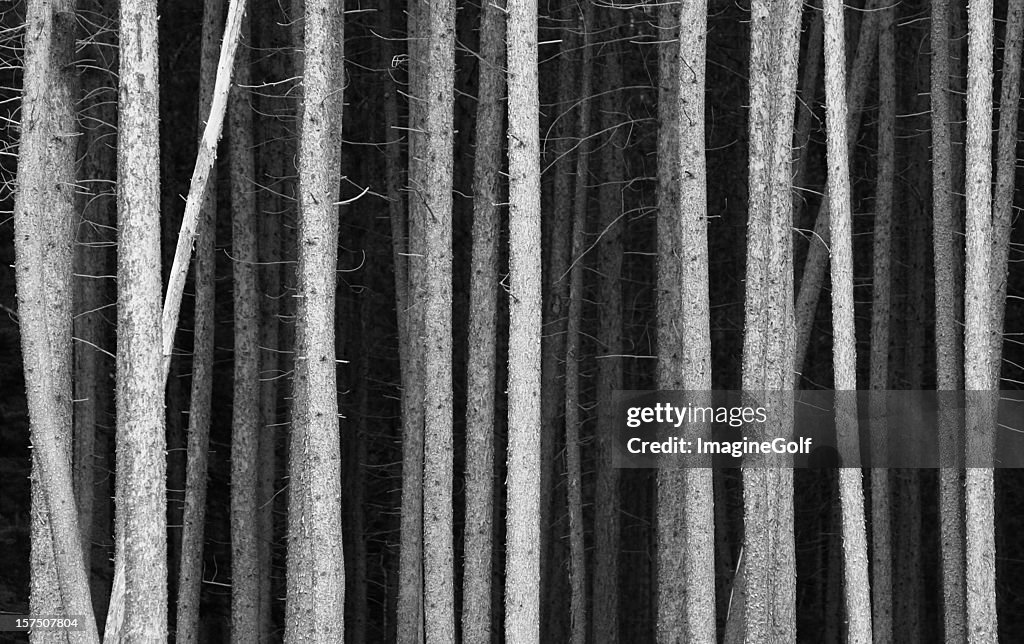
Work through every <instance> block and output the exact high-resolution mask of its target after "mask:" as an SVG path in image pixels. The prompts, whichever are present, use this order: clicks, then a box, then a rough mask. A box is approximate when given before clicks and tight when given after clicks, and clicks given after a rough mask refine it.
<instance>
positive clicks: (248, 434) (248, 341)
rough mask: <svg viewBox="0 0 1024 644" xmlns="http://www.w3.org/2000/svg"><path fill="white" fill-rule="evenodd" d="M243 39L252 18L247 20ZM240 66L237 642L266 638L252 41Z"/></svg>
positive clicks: (233, 142) (235, 114)
mask: <svg viewBox="0 0 1024 644" xmlns="http://www.w3.org/2000/svg"><path fill="white" fill-rule="evenodd" d="M241 38H242V40H243V41H248V40H249V19H248V16H247V17H246V18H244V19H243V23H242V34H241ZM242 44H243V46H242V50H241V52H240V54H239V55H238V56H237V58H236V60H235V64H236V68H235V79H236V80H235V84H234V85H233V86H232V89H231V95H230V97H229V100H228V128H229V132H230V134H229V142H230V148H229V155H230V159H231V253H232V274H233V278H234V279H233V281H234V290H233V298H234V328H235V350H234V367H235V369H234V380H233V386H234V392H233V396H232V414H231V621H232V626H231V638H232V640H233V641H237V642H254V641H257V640H258V639H259V637H258V633H259V627H260V602H259V574H258V573H259V561H258V546H257V541H258V539H259V536H260V534H259V531H258V529H257V527H258V514H257V504H258V500H257V494H258V493H259V487H258V484H259V477H258V470H257V467H258V455H259V449H258V448H259V436H260V431H259V428H260V407H259V394H260V353H259V335H260V325H259V302H258V294H257V290H256V262H257V261H258V253H257V248H256V239H257V238H256V213H255V210H256V199H255V194H254V192H253V190H254V189H253V186H254V185H256V181H255V179H256V175H255V160H254V158H253V132H252V107H251V105H250V104H249V100H250V94H249V90H248V89H247V86H248V85H249V83H250V81H249V76H250V74H249V53H248V50H247V49H246V47H247V46H248V42H243V43H242Z"/></svg>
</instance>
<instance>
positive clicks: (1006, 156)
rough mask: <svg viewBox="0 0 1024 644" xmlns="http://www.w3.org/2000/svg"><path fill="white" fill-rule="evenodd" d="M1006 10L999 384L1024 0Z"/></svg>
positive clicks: (997, 237) (995, 286)
mask: <svg viewBox="0 0 1024 644" xmlns="http://www.w3.org/2000/svg"><path fill="white" fill-rule="evenodd" d="M1008 4H1009V6H1008V7H1007V13H1006V38H1005V43H1006V45H1005V48H1004V51H1003V80H1002V87H1001V93H1000V98H999V149H998V152H997V153H996V188H995V203H994V204H993V207H992V260H991V265H990V266H989V278H990V279H989V283H990V286H989V289H990V290H991V295H990V298H991V300H990V301H991V302H992V307H993V308H992V348H991V351H992V378H993V383H994V386H996V387H998V386H999V383H1000V378H999V375H1000V367H1001V365H1002V353H1003V323H1004V320H1005V318H1006V278H1007V273H1008V272H1009V266H1008V264H1007V260H1008V259H1009V255H1010V231H1011V229H1012V227H1013V192H1014V180H1015V179H1016V165H1017V104H1018V102H1019V101H1020V67H1021V60H1020V58H1021V49H1022V47H1024V2H1021V0H1011V2H1009V3H1008Z"/></svg>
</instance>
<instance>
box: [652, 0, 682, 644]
mask: <svg viewBox="0 0 1024 644" xmlns="http://www.w3.org/2000/svg"><path fill="white" fill-rule="evenodd" d="M680 6H681V5H680V4H677V3H674V2H672V3H665V4H662V5H661V6H660V7H659V9H658V28H659V31H660V33H661V34H662V35H661V38H660V39H661V40H662V42H661V43H659V45H658V120H659V122H660V123H661V127H659V129H658V192H657V199H658V219H657V227H658V236H657V247H658V260H657V262H658V263H657V322H658V324H657V329H658V335H657V343H658V345H657V347H658V349H657V350H658V365H657V380H658V388H659V389H665V390H671V389H682V388H683V369H684V356H683V349H684V347H683V322H682V320H681V315H680V311H681V309H682V300H681V298H682V291H681V289H680V285H681V283H682V275H681V274H680V271H681V267H680V252H681V248H682V238H681V234H682V227H681V226H680V225H679V221H680V212H679V207H680V201H679V189H680V181H679V175H680V161H681V159H682V157H681V156H680V154H679V150H680V141H679V139H680V135H681V130H680V127H679V120H680V115H679V111H680V107H681V105H680V102H679V89H680V87H679V54H680V47H679V13H680ZM685 493H686V490H685V480H684V472H683V471H682V470H678V469H675V468H660V469H659V470H658V472H657V510H656V512H657V526H656V532H657V542H656V548H657V591H656V592H657V615H658V617H657V619H658V622H657V633H658V637H659V638H660V639H661V640H663V641H664V640H665V639H666V638H672V637H680V635H679V634H681V633H682V632H683V629H684V627H685V619H686V613H685V605H686V604H685V602H686V578H685V572H684V570H683V563H684V556H683V554H684V552H685V549H686V543H685V532H684V530H685V528H684V525H683V519H684V514H683V513H684V508H683V503H682V502H681V500H682V499H683V498H684V496H685Z"/></svg>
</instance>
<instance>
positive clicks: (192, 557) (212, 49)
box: [176, 0, 224, 644]
mask: <svg viewBox="0 0 1024 644" xmlns="http://www.w3.org/2000/svg"><path fill="white" fill-rule="evenodd" d="M223 23H224V2H223V0H206V2H205V3H204V6H203V32H202V48H201V52H200V71H199V83H200V87H199V112H198V113H199V118H200V119H203V118H206V116H207V115H208V114H209V113H210V106H211V105H212V103H213V88H214V79H215V76H216V70H217V56H218V51H219V49H220V47H219V44H218V43H219V41H220V38H221V35H222V34H221V31H222V28H223ZM210 173H211V178H212V181H210V184H209V188H208V189H207V190H206V195H205V196H204V199H203V205H202V211H201V213H200V216H199V217H200V222H201V224H200V225H201V226H202V228H203V230H201V231H199V243H198V244H197V245H196V287H195V288H196V304H195V325H194V329H195V330H194V334H193V338H194V339H193V342H194V344H193V353H192V355H193V358H192V360H193V362H192V402H191V405H190V409H189V415H188V418H189V432H188V448H187V453H188V460H187V465H186V474H185V509H184V512H183V514H182V536H181V564H180V566H179V568H178V598H177V599H178V604H177V613H178V614H177V633H176V641H177V642H179V643H181V644H193V643H195V642H198V641H199V599H200V592H201V585H202V575H203V544H204V541H205V539H204V532H205V527H206V481H207V462H208V455H207V454H208V451H209V442H210V440H209V437H210V411H211V408H210V403H211V401H210V396H211V394H212V386H213V371H212V367H213V305H214V302H213V290H214V289H213V277H214V275H213V273H214V266H213V265H212V264H213V263H214V261H215V257H214V251H213V248H214V242H213V239H211V237H212V235H213V232H214V226H213V219H214V217H215V216H216V215H215V212H216V209H217V179H216V168H215V167H214V168H211V171H210Z"/></svg>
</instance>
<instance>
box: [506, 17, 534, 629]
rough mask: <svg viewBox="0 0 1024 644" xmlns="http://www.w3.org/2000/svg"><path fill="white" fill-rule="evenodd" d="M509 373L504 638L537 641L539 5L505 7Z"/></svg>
mask: <svg viewBox="0 0 1024 644" xmlns="http://www.w3.org/2000/svg"><path fill="white" fill-rule="evenodd" d="M506 42H507V43H508V158H509V282H510V290H509V367H508V369H509V373H508V479H507V481H508V483H507V489H508V510H507V515H506V521H507V526H508V527H507V532H506V535H507V536H506V567H505V639H506V641H509V642H516V643H517V644H519V643H521V644H536V643H537V642H539V641H540V628H539V624H540V543H539V541H540V525H539V523H538V521H537V517H538V516H539V514H538V513H539V511H540V508H539V505H540V480H539V477H540V470H541V461H540V457H541V453H540V436H539V433H538V428H539V427H540V421H541V418H540V366H541V365H540V337H541V258H540V242H541V239H540V237H541V235H540V231H541V226H540V131H539V119H538V114H539V109H540V105H539V101H538V92H537V76H538V69H537V2H536V0H513V1H511V2H509V3H508V38H507V41H506Z"/></svg>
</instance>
